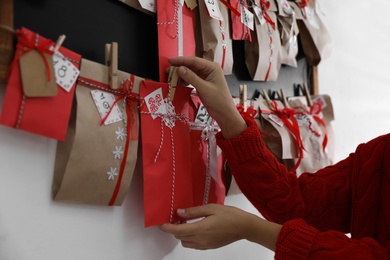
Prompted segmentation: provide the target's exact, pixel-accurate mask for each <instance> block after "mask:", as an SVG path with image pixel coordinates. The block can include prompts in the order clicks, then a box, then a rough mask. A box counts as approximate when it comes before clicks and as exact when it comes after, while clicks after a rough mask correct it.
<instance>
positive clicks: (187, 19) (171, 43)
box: [157, 0, 195, 82]
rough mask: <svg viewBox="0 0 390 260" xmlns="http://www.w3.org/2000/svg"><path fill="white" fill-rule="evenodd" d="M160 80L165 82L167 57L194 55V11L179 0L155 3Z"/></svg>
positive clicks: (167, 64)
mask: <svg viewBox="0 0 390 260" xmlns="http://www.w3.org/2000/svg"><path fill="white" fill-rule="evenodd" d="M157 29H158V53H159V70H160V82H167V75H166V71H165V68H167V67H168V66H169V63H168V58H170V57H176V56H194V55H195V33H194V12H193V11H192V10H191V9H190V8H188V7H187V5H186V4H182V1H180V0H164V1H162V0H160V1H159V2H158V3H157Z"/></svg>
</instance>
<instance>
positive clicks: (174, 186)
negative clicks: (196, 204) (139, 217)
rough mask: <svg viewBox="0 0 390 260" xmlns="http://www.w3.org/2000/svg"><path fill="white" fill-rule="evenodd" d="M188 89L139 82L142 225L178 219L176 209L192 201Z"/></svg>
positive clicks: (189, 204) (188, 204) (188, 205)
mask: <svg viewBox="0 0 390 260" xmlns="http://www.w3.org/2000/svg"><path fill="white" fill-rule="evenodd" d="M173 92H174V96H173ZM190 93H191V88H188V87H183V86H178V87H176V88H175V89H173V88H171V87H170V86H169V84H167V83H159V82H154V81H147V80H144V81H142V83H141V87H140V96H141V98H142V99H143V105H142V106H141V108H140V116H141V137H142V158H143V159H142V163H143V177H144V215H145V216H144V224H145V227H149V226H154V225H159V224H162V223H167V222H176V221H179V220H180V219H179V217H178V216H177V214H176V210H177V209H178V208H186V207H190V206H192V205H193V194H192V170H191V155H190V152H191V149H190V135H189V129H188V115H187V110H188V109H187V105H186V104H187V103H188V102H189V98H190ZM172 97H173V100H172Z"/></svg>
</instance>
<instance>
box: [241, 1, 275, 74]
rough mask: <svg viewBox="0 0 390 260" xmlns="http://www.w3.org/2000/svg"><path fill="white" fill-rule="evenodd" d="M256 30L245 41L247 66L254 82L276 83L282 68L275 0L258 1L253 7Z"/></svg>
mask: <svg viewBox="0 0 390 260" xmlns="http://www.w3.org/2000/svg"><path fill="white" fill-rule="evenodd" d="M252 10H253V13H254V14H255V17H256V18H255V29H254V31H251V33H252V42H248V41H245V64H246V66H247V68H248V71H249V74H250V76H251V78H252V79H253V80H261V81H276V80H277V78H278V75H279V70H280V67H281V57H280V48H281V43H280V34H279V31H278V29H277V19H276V13H275V12H276V11H277V7H276V4H275V2H274V0H269V1H268V0H256V1H254V4H253V6H252Z"/></svg>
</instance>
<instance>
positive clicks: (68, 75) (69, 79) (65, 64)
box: [53, 52, 80, 92]
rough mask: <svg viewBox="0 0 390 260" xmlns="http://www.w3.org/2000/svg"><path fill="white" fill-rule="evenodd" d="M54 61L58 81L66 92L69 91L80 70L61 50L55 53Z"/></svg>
mask: <svg viewBox="0 0 390 260" xmlns="http://www.w3.org/2000/svg"><path fill="white" fill-rule="evenodd" d="M53 63H54V71H55V76H56V83H57V84H58V85H59V86H60V87H62V88H63V89H64V90H65V91H66V92H69V91H70V90H71V89H72V87H73V85H74V83H75V82H76V80H77V77H78V76H79V74H80V71H79V70H78V69H77V68H76V67H75V66H74V65H73V64H72V63H71V62H70V61H69V60H67V59H66V58H65V57H64V56H63V55H62V54H61V53H59V52H56V53H55V54H54V55H53Z"/></svg>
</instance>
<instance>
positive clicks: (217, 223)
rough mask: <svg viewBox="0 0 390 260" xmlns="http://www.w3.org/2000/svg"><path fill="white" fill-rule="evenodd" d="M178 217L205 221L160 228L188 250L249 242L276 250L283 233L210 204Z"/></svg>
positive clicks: (234, 210)
mask: <svg viewBox="0 0 390 260" xmlns="http://www.w3.org/2000/svg"><path fill="white" fill-rule="evenodd" d="M177 213H178V215H179V216H180V217H182V218H185V219H194V218H203V219H202V220H200V221H197V222H193V223H187V224H163V225H161V226H160V228H161V230H163V231H164V232H167V233H171V234H173V235H174V236H175V237H176V238H177V239H179V240H181V243H182V245H183V247H188V248H194V249H213V248H219V247H223V246H225V245H228V244H230V243H233V242H235V241H238V240H241V239H247V240H249V241H252V242H255V243H259V244H261V245H263V246H265V247H267V248H269V249H271V250H274V248H275V243H276V239H277V236H278V234H279V232H280V225H277V224H274V223H271V222H268V221H265V220H263V219H261V218H259V217H257V216H255V215H253V214H250V213H248V212H245V211H243V210H240V209H238V208H235V207H231V206H224V205H217V204H208V205H204V206H198V207H193V208H188V209H185V210H184V209H180V210H178V212H177Z"/></svg>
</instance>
